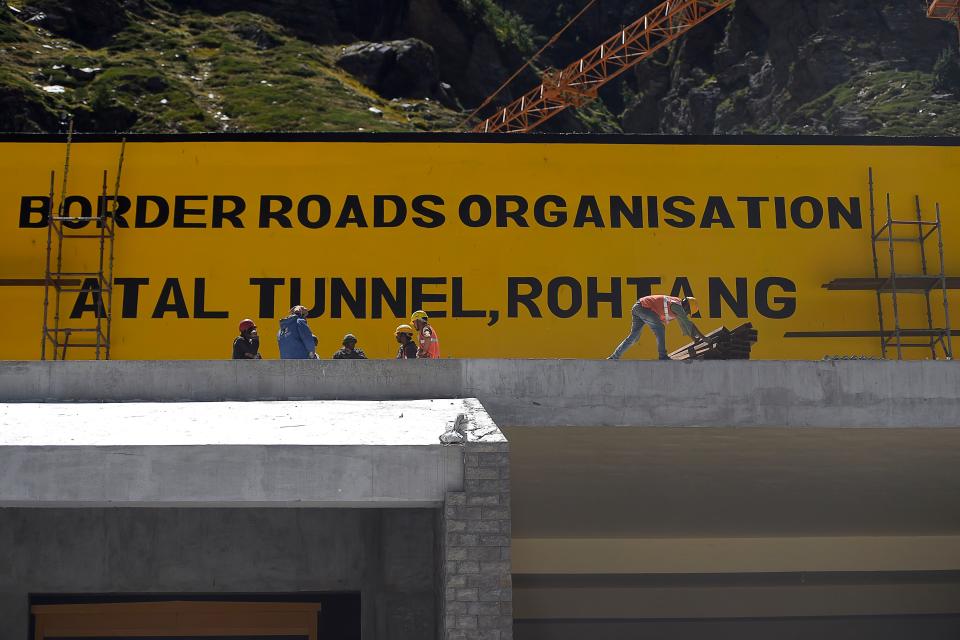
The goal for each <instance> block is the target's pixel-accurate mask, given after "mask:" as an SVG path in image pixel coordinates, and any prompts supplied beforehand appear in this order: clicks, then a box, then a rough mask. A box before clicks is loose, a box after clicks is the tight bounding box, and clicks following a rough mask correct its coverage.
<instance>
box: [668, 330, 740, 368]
mask: <svg viewBox="0 0 960 640" xmlns="http://www.w3.org/2000/svg"><path fill="white" fill-rule="evenodd" d="M706 335H707V339H708V340H709V342H698V343H693V342H691V343H690V344H688V345H686V346H684V347H681V348H679V349H677V350H676V351H674V352H673V353H671V354H670V358H671V359H672V360H749V359H750V348H751V347H752V346H753V344H754V343H755V342H756V341H757V330H756V329H754V328H753V324H751V323H749V322H746V323H744V324H742V325H740V326H739V327H736V328H735V329H727V328H726V327H720V328H719V329H717V330H715V331H711V332H710V333H708V334H706Z"/></svg>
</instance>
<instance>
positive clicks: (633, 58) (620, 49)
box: [473, 0, 734, 133]
mask: <svg viewBox="0 0 960 640" xmlns="http://www.w3.org/2000/svg"><path fill="white" fill-rule="evenodd" d="M733 2H734V0H667V1H666V2H663V3H661V4H659V5H658V6H657V7H655V8H654V9H652V10H650V11H649V12H647V13H646V14H645V15H644V16H643V17H642V18H640V19H639V20H637V21H636V22H634V23H633V24H631V25H629V26H627V27H624V28H623V29H622V30H621V31H620V32H619V33H617V34H616V35H614V36H613V37H611V38H609V39H608V40H607V41H606V42H604V43H603V44H601V45H600V46H598V47H597V48H595V49H594V50H593V51H591V52H590V53H588V54H587V55H585V56H583V57H582V58H580V59H579V60H577V61H576V62H573V63H571V64H570V65H568V66H567V67H565V68H564V69H551V70H549V71H547V72H546V73H545V74H544V76H543V82H542V83H541V84H540V86H538V87H537V88H535V89H533V90H531V91H529V92H527V93H525V94H524V95H522V96H520V97H519V98H517V99H516V100H514V101H513V102H511V103H510V104H508V105H507V106H505V107H503V108H501V109H500V110H499V111H497V112H496V113H495V114H494V115H492V116H490V117H489V118H486V119H484V120H483V121H482V122H480V124H478V125H477V126H476V127H474V128H473V132H475V133H496V132H504V133H514V132H519V133H522V132H527V131H532V130H533V129H535V128H537V127H538V126H540V125H541V124H543V123H544V122H546V121H547V120H549V119H550V118H552V117H553V116H555V115H557V114H558V113H560V112H561V111H563V110H564V109H566V108H567V107H579V106H580V105H582V104H584V103H586V102H589V101H591V100H593V99H594V98H596V97H597V91H598V90H599V89H600V87H602V86H603V85H605V84H607V83H608V82H610V81H611V80H613V79H614V78H616V77H617V76H618V75H620V74H621V73H623V72H624V71H626V70H627V69H629V68H630V67H632V66H634V65H635V64H637V63H638V62H641V61H643V60H645V59H647V58H649V57H650V56H651V55H653V54H654V53H656V52H657V51H658V50H660V49H662V48H663V47H665V46H667V45H668V44H670V43H671V42H673V41H674V40H676V39H677V38H679V37H681V36H682V35H683V34H685V33H686V32H687V31H689V30H690V29H692V28H693V27H695V26H696V25H698V24H700V23H701V22H703V21H704V20H706V19H708V18H709V17H710V16H712V15H713V14H715V13H717V12H719V11H721V10H723V9H725V8H726V7H728V6H730V5H732V4H733Z"/></svg>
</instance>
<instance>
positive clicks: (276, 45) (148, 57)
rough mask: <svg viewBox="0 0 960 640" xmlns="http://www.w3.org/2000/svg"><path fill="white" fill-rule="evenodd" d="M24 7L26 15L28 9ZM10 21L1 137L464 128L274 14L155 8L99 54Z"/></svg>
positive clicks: (0, 31) (3, 45)
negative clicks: (65, 129)
mask: <svg viewBox="0 0 960 640" xmlns="http://www.w3.org/2000/svg"><path fill="white" fill-rule="evenodd" d="M18 5H19V7H18ZM12 6H14V7H18V8H20V9H21V13H20V14H17V13H15V12H13V11H7V12H3V13H0V16H3V17H2V19H0V56H2V60H3V65H2V70H0V118H2V119H0V128H2V129H5V130H11V129H13V130H57V128H58V127H60V121H61V120H62V118H63V115H62V114H64V113H73V114H74V115H75V118H76V121H77V126H78V128H79V129H81V130H89V131H114V130H130V131H167V132H173V131H184V132H193V131H227V130H234V131H236V130H239V131H271V130H286V131H357V130H368V131H417V130H429V129H446V128H451V127H454V126H455V125H456V124H457V122H459V120H458V117H459V116H458V114H457V113H456V112H454V111H451V110H450V109H446V108H444V107H442V106H441V105H440V104H438V103H437V102H435V101H431V100H422V99H394V100H388V99H384V98H382V97H380V96H378V95H377V94H376V93H375V92H373V91H372V90H370V89H368V88H367V87H365V86H363V85H362V84H361V83H360V82H358V81H356V80H355V79H354V78H352V77H351V76H350V75H348V74H346V73H344V72H343V71H341V70H340V69H339V68H337V66H336V65H335V64H334V62H333V61H334V58H335V57H336V55H337V53H338V52H339V50H340V48H341V47H340V46H337V45H318V44H312V43H309V42H306V41H304V40H302V39H299V38H296V37H293V36H291V35H289V34H288V33H287V32H286V30H285V29H283V28H281V27H280V26H279V25H278V24H277V23H275V22H273V21H272V20H271V19H269V18H267V17H264V16H262V15H257V14H254V13H249V12H230V13H225V14H222V15H209V14H204V13H200V12H186V13H175V12H173V11H170V10H165V9H163V8H159V7H157V6H150V8H149V9H148V15H147V16H144V19H143V20H139V21H132V22H130V23H129V24H127V25H126V26H125V28H123V29H122V30H121V31H120V32H119V33H117V34H116V35H114V36H113V37H112V38H111V39H110V40H109V42H108V43H106V44H105V45H104V46H102V47H99V48H87V47H84V46H83V45H81V44H79V43H77V42H75V41H72V40H70V39H67V38H64V37H57V36H55V35H54V34H52V33H51V32H50V31H48V30H46V29H44V28H42V27H39V26H36V25H34V24H31V23H30V22H29V21H27V20H24V19H22V18H23V17H25V16H28V15H29V14H28V13H26V11H29V8H27V9H24V4H23V3H19V2H14V3H12Z"/></svg>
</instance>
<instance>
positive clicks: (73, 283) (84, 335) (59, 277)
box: [40, 121, 126, 360]
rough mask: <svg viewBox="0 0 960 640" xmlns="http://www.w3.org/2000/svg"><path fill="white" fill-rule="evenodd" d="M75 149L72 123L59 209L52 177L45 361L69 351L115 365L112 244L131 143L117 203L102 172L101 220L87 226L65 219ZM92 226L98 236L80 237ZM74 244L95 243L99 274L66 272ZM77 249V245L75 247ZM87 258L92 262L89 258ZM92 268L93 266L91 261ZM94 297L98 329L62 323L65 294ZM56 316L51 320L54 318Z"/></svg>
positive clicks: (43, 342) (42, 346) (116, 187)
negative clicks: (66, 257) (91, 354)
mask: <svg viewBox="0 0 960 640" xmlns="http://www.w3.org/2000/svg"><path fill="white" fill-rule="evenodd" d="M72 143H73V122H72V121H71V122H70V128H69V130H68V133H67V149H66V158H65V160H64V165H63V180H62V184H61V188H60V198H59V204H58V205H57V207H56V209H54V206H53V202H54V182H55V172H54V171H51V172H50V197H49V201H48V205H47V260H46V274H45V277H44V280H43V283H44V291H43V335H42V337H41V344H40V359H41V360H46V359H48V351H47V348H48V346H49V347H50V356H51V358H50V359H53V360H66V359H67V349H68V348H71V347H72V348H75V349H76V348H85V349H93V350H94V357H95V358H96V359H97V360H100V359H101V357H102V358H103V359H105V360H109V359H110V335H111V326H112V318H113V314H112V309H113V244H114V239H115V238H116V229H117V225H116V219H115V217H114V213H115V212H116V210H117V196H118V194H119V192H120V176H121V174H122V172H123V156H124V151H125V148H126V139H125V138H124V139H123V141H122V142H121V144H120V157H119V159H118V161H117V173H116V177H115V180H114V185H113V198H112V199H110V200H109V205H108V198H107V171H106V170H104V172H103V180H102V183H101V190H100V191H101V193H100V195H101V197H100V198H99V200H98V203H99V204H98V206H97V215H96V217H94V218H90V219H88V220H82V219H78V218H75V217H72V216H69V215H66V213H67V212H66V210H65V202H66V196H67V184H68V178H69V175H70V149H71V145H72ZM91 223H95V224H96V228H97V230H96V231H95V232H82V231H78V230H79V229H80V228H85V227H87V226H88V225H90V224H91ZM68 240H70V241H72V240H94V241H96V247H97V257H96V267H97V268H96V270H95V271H93V270H89V267H88V270H86V271H74V270H69V268H68V267H65V266H64V243H65V242H66V241H68ZM70 244H71V246H73V243H72V242H71V243H70ZM86 257H88V258H89V257H90V256H89V255H88V256H86ZM91 262H92V260H91ZM65 293H77V294H78V295H85V296H93V300H94V304H95V307H96V310H95V316H96V323H95V326H93V327H90V326H81V325H74V324H71V323H69V321H68V320H69V319H70V318H69V315H68V316H67V318H66V319H64V318H62V317H61V315H62V314H61V311H62V308H61V307H62V302H63V294H65ZM51 314H52V317H51Z"/></svg>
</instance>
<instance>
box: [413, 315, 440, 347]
mask: <svg viewBox="0 0 960 640" xmlns="http://www.w3.org/2000/svg"><path fill="white" fill-rule="evenodd" d="M410 324H412V325H413V326H414V328H415V329H416V330H417V331H418V332H419V334H420V336H419V338H420V348H419V349H417V357H418V358H439V357H440V337H439V336H438V335H437V330H436V329H434V328H433V327H431V326H430V318H428V317H427V312H426V311H414V312H413V315H411V316H410Z"/></svg>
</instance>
